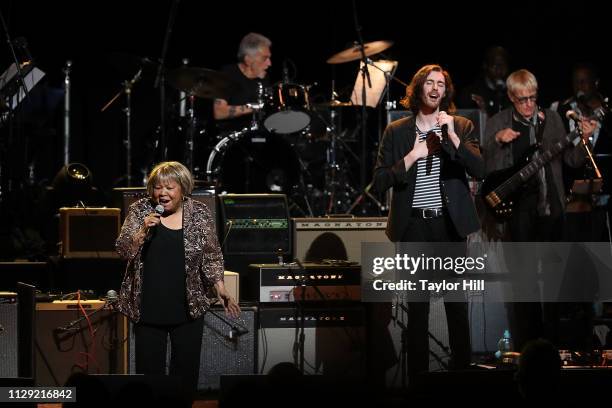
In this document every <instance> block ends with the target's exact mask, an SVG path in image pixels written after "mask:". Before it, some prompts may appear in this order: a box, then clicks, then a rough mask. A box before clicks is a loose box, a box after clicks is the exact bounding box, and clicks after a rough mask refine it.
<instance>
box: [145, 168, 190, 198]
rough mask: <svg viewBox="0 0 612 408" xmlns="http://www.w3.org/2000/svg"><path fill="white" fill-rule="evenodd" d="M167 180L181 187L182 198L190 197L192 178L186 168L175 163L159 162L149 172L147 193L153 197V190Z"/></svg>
mask: <svg viewBox="0 0 612 408" xmlns="http://www.w3.org/2000/svg"><path fill="white" fill-rule="evenodd" d="M168 180H172V181H175V182H176V183H177V184H178V185H179V186H181V192H182V193H183V195H184V196H186V195H190V194H191V192H192V191H193V176H192V175H191V172H190V171H189V169H188V168H187V167H185V166H184V165H183V164H181V163H179V162H177V161H168V162H161V163H159V164H158V165H157V166H155V167H154V168H153V170H151V173H150V174H149V179H148V180H147V193H148V194H149V196H150V197H153V190H154V189H155V186H156V185H157V184H159V183H164V182H166V181H168Z"/></svg>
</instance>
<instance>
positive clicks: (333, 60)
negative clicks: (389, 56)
mask: <svg viewBox="0 0 612 408" xmlns="http://www.w3.org/2000/svg"><path fill="white" fill-rule="evenodd" d="M392 45H393V41H372V42H369V43H365V44H363V51H364V53H365V56H366V57H369V56H371V55H374V54H378V53H379V52H383V51H384V50H386V49H387V48H389V47H391V46H392ZM359 59H361V47H360V46H359V44H355V45H354V46H352V47H351V48H348V49H346V50H344V51H340V52H339V53H337V54H334V55H332V56H331V57H330V58H329V59H328V60H327V63H328V64H343V63H345V62H350V61H357V60H359Z"/></svg>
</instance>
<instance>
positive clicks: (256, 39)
mask: <svg viewBox="0 0 612 408" xmlns="http://www.w3.org/2000/svg"><path fill="white" fill-rule="evenodd" d="M271 45H272V41H270V40H269V39H268V38H267V37H264V36H263V35H261V34H258V33H248V34H247V35H245V36H244V37H243V38H242V40H241V41H240V45H239V46H238V61H239V62H244V57H246V56H247V55H253V54H255V53H256V52H257V51H259V49H260V48H262V47H270V46H271Z"/></svg>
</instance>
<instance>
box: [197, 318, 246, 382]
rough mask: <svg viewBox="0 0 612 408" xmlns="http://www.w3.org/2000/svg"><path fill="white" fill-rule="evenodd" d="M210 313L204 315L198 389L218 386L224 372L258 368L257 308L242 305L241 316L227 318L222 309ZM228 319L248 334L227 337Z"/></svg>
mask: <svg viewBox="0 0 612 408" xmlns="http://www.w3.org/2000/svg"><path fill="white" fill-rule="evenodd" d="M213 311H214V312H215V313H216V314H217V315H218V316H221V317H222V318H223V319H224V320H223V319H221V318H219V317H218V316H217V315H215V314H213V313H206V316H205V318H204V338H203V340H202V355H201V357H200V379H199V381H198V389H200V390H206V389H215V390H217V389H219V382H220V378H221V375H223V374H254V373H255V372H256V371H257V366H256V362H257V358H256V357H255V350H256V349H257V348H256V346H257V345H256V341H257V340H256V339H257V336H256V335H255V332H256V330H257V324H256V320H257V307H255V306H252V307H243V308H242V313H241V314H240V317H239V318H238V319H236V320H230V319H228V318H226V317H225V315H224V312H223V309H221V308H214V309H213ZM227 322H230V323H231V324H232V325H234V326H235V327H237V328H239V329H240V330H248V333H245V334H240V335H237V334H236V331H234V334H232V338H231V339H230V336H229V333H230V330H231V327H230V325H229V324H228V323H227Z"/></svg>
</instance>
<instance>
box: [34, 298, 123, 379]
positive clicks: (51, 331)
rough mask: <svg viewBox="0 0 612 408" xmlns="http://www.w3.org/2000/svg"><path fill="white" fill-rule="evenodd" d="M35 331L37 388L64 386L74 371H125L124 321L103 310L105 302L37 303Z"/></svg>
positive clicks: (115, 372) (121, 316) (121, 317)
mask: <svg viewBox="0 0 612 408" xmlns="http://www.w3.org/2000/svg"><path fill="white" fill-rule="evenodd" d="M84 313H87V315H88V319H85V318H84ZM92 330H93V332H92ZM35 331H36V355H35V367H36V369H35V375H36V384H37V385H39V386H61V385H64V384H65V383H66V380H67V379H68V378H69V377H70V375H71V374H73V373H75V372H84V373H89V374H106V373H110V374H119V373H124V372H125V369H126V363H127V361H126V360H127V354H126V352H127V345H126V343H125V342H124V341H123V340H124V339H125V338H126V337H127V319H126V318H125V317H124V316H123V315H122V314H120V313H119V312H117V311H114V310H110V309H107V308H106V307H105V302H102V301H99V300H82V301H81V302H77V301H73V300H67V301H54V302H51V303H38V304H36V328H35Z"/></svg>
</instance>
